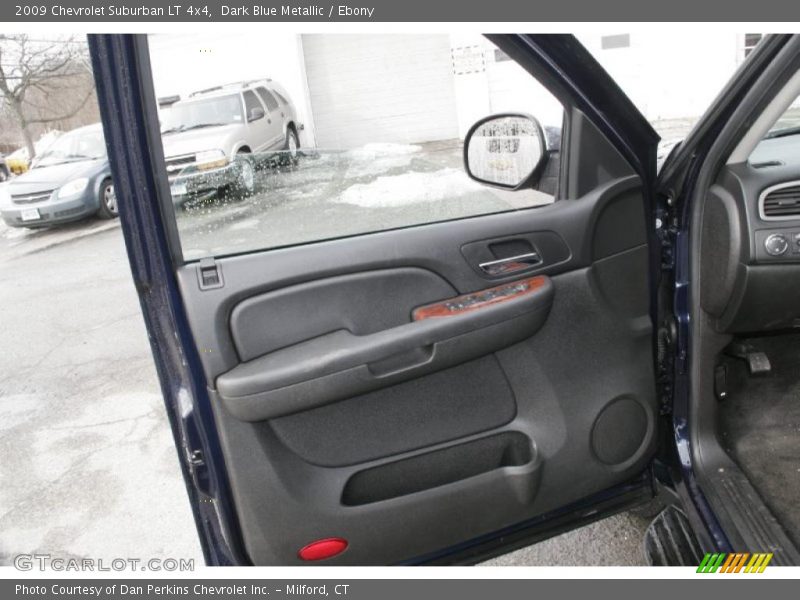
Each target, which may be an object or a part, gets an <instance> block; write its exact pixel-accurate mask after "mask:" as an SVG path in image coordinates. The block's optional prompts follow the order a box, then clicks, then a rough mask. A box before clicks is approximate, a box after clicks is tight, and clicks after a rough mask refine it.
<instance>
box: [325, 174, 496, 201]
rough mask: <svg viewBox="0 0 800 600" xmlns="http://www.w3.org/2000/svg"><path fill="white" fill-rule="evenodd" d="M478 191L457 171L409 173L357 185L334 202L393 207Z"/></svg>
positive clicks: (476, 187)
mask: <svg viewBox="0 0 800 600" xmlns="http://www.w3.org/2000/svg"><path fill="white" fill-rule="evenodd" d="M476 189H480V186H478V185H477V184H475V183H473V182H472V181H470V179H468V178H467V176H466V175H465V174H464V172H463V171H461V170H460V169H452V168H450V169H441V170H439V171H433V172H430V173H421V172H416V171H415V172H411V173H403V174H402V175H391V176H385V177H378V178H377V179H376V180H375V181H372V182H370V183H358V184H355V185H353V186H351V187H349V188H348V189H346V190H345V191H344V192H342V194H341V195H340V196H339V197H338V198H336V199H335V200H334V202H341V203H344V204H355V205H357V206H363V207H365V208H392V207H398V206H406V205H408V204H415V203H419V202H440V201H442V200H447V199H450V198H453V197H456V196H462V195H464V194H469V193H471V192H474V191H476Z"/></svg>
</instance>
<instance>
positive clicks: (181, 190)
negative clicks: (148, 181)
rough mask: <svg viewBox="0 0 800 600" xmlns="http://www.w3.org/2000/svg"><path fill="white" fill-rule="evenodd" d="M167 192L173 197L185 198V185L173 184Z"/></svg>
mask: <svg viewBox="0 0 800 600" xmlns="http://www.w3.org/2000/svg"><path fill="white" fill-rule="evenodd" d="M169 190H170V192H172V195H173V196H185V195H186V191H187V190H186V184H185V183H174V184H172V185H171V186H170V188H169Z"/></svg>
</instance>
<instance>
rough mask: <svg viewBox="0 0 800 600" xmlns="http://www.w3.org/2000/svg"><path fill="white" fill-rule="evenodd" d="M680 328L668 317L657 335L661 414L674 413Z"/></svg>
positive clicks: (657, 377)
mask: <svg viewBox="0 0 800 600" xmlns="http://www.w3.org/2000/svg"><path fill="white" fill-rule="evenodd" d="M677 335H678V328H677V323H676V321H675V318H674V317H672V316H669V317H667V318H666V319H664V321H663V322H662V324H661V326H660V327H659V328H658V332H657V334H656V345H657V359H656V362H657V370H658V372H657V375H656V379H657V383H658V391H659V398H660V407H661V414H662V415H666V414H670V413H671V412H672V393H673V379H674V369H675V356H674V350H675V342H676V340H677Z"/></svg>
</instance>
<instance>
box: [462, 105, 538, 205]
mask: <svg viewBox="0 0 800 600" xmlns="http://www.w3.org/2000/svg"><path fill="white" fill-rule="evenodd" d="M546 162H547V151H546V146H545V137H544V132H543V131H542V126H541V125H539V122H538V121H537V120H536V119H534V118H533V117H531V116H529V115H524V114H500V115H492V116H489V117H486V118H484V119H481V120H480V121H478V122H477V123H475V124H474V125H473V126H472V127H471V128H470V130H469V132H468V133H467V137H466V139H465V140H464V168H465V169H466V171H467V175H469V176H470V177H471V178H472V179H474V180H475V181H478V182H480V183H485V184H488V185H494V186H497V187H501V188H505V189H509V190H517V189H520V188H522V187H526V186H528V187H530V186H533V185H534V184H535V183H536V179H537V178H538V177H539V175H540V173H541V171H542V168H543V167H544V165H545V163H546Z"/></svg>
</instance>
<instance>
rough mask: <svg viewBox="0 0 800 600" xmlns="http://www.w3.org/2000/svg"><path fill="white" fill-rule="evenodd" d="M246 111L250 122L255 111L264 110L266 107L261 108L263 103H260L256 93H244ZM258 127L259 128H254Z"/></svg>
mask: <svg viewBox="0 0 800 600" xmlns="http://www.w3.org/2000/svg"><path fill="white" fill-rule="evenodd" d="M244 109H245V111H246V112H247V118H248V120H249V119H250V118H251V115H252V114H253V111H254V110H256V109H260V110H262V111H263V110H264V107H263V106H261V102H259V101H258V98H256V95H255V93H254V92H252V91H250V90H246V91H245V93H244ZM254 127H257V126H254Z"/></svg>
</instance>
